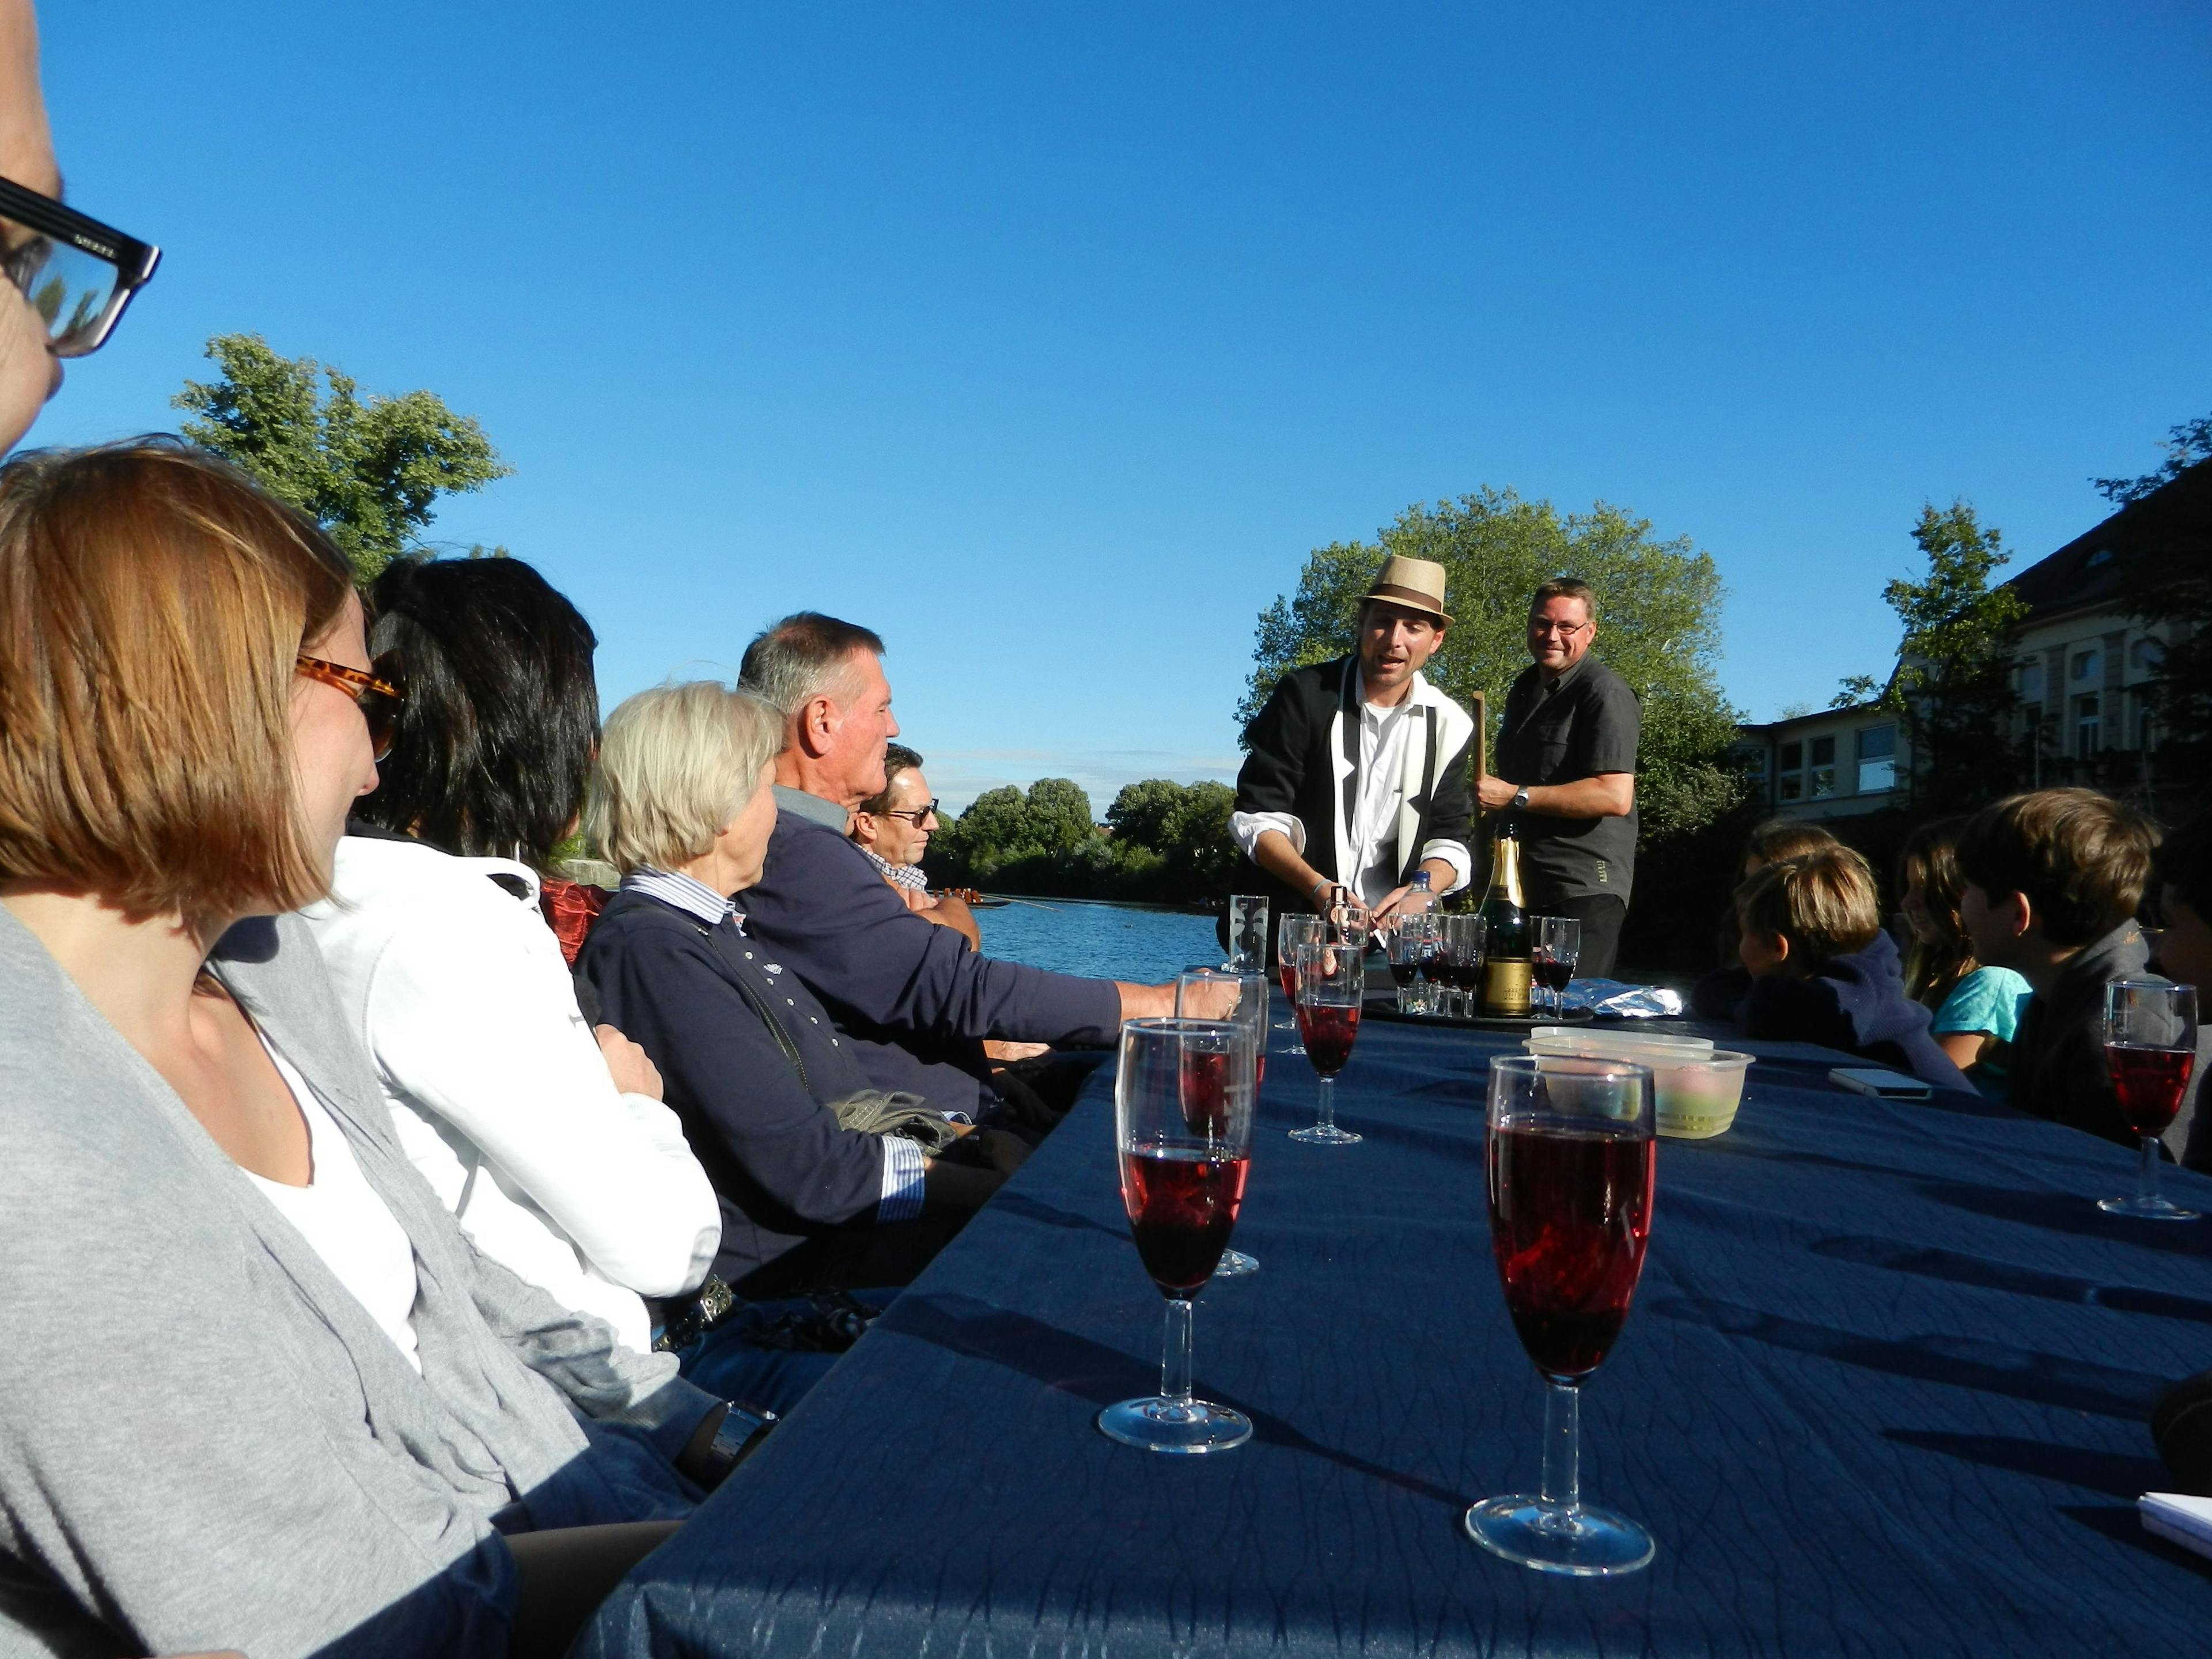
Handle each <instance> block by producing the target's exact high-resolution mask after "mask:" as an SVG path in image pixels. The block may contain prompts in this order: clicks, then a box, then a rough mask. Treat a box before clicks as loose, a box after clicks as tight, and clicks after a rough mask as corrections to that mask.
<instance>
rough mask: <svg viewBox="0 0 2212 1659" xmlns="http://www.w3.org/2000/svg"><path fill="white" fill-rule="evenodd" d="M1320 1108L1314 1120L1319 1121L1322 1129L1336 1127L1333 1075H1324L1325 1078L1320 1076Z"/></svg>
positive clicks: (1334, 1082)
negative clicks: (1318, 1114) (1319, 1112)
mask: <svg viewBox="0 0 2212 1659" xmlns="http://www.w3.org/2000/svg"><path fill="white" fill-rule="evenodd" d="M1320 1110H1321V1115H1320V1116H1319V1117H1318V1118H1316V1119H1315V1121H1316V1122H1317V1123H1319V1124H1320V1125H1321V1127H1322V1128H1324V1129H1330V1128H1334V1127H1336V1079H1334V1078H1333V1077H1325V1078H1322V1079H1321V1107H1320Z"/></svg>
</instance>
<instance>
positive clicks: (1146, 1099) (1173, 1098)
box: [1098, 1019, 1255, 1453]
mask: <svg viewBox="0 0 2212 1659" xmlns="http://www.w3.org/2000/svg"><path fill="white" fill-rule="evenodd" d="M1254 1058H1255V1056H1254V1054H1253V1053H1252V1049H1251V1046H1250V1044H1249V1041H1248V1040H1247V1038H1246V1037H1245V1036H1244V1035H1243V1032H1242V1031H1241V1030H1239V1029H1238V1028H1237V1026H1236V1025H1234V1024H1231V1023H1230V1022H1228V1021H1226V1020H1201V1019H1133V1020H1131V1021H1129V1022H1128V1024H1126V1025H1124V1026H1122V1028H1121V1055H1120V1067H1119V1069H1118V1070H1117V1071H1116V1072H1115V1077H1114V1131H1115V1147H1116V1149H1117V1151H1118V1153H1119V1163H1120V1166H1121V1206H1122V1208H1123V1209H1124V1210H1125V1211H1127V1213H1128V1217H1129V1233H1130V1236H1131V1237H1132V1238H1133V1239H1134V1240H1135V1242H1136V1246H1137V1256H1138V1259H1139V1261H1142V1262H1143V1263H1144V1265H1145V1271H1146V1273H1149V1274H1151V1275H1152V1283H1153V1284H1154V1285H1158V1287H1159V1292H1160V1294H1161V1295H1162V1296H1164V1297H1166V1298H1167V1340H1166V1345H1165V1349H1164V1354H1163V1357H1162V1358H1161V1362H1160V1391H1159V1393H1158V1394H1157V1395H1151V1396H1148V1397H1146V1398H1144V1399H1139V1400H1124V1401H1121V1403H1120V1404H1118V1405H1113V1406H1109V1407H1106V1409H1105V1410H1103V1411H1102V1412H1100V1413H1098V1427H1099V1429H1100V1431H1102V1432H1103V1433H1104V1434H1106V1435H1107V1436H1109V1437H1111V1438H1113V1439H1115V1440H1118V1441H1120V1442H1121V1443H1122V1444H1123V1445H1127V1446H1139V1447H1141V1448H1143V1449H1145V1450H1146V1451H1158V1452H1181V1453H1194V1452H1214V1451H1225V1450H1227V1449H1229V1448H1230V1447H1231V1446H1241V1445H1243V1443H1245V1442H1246V1441H1247V1440H1249V1439H1250V1438H1251V1437H1252V1421H1251V1419H1249V1418H1248V1417H1246V1416H1245V1415H1244V1413H1242V1412H1239V1411H1235V1410H1232V1409H1231V1408H1230V1407H1227V1406H1220V1405H1216V1404H1214V1403H1213V1402H1212V1401H1205V1400H1200V1399H1198V1398H1197V1397H1196V1396H1195V1395H1194V1394H1193V1393H1192V1390H1191V1378H1190V1342H1191V1304H1192V1303H1193V1302H1194V1301H1195V1300H1196V1299H1197V1297H1198V1293H1199V1292H1200V1291H1202V1290H1204V1289H1205V1288H1206V1280H1207V1279H1211V1278H1212V1276H1213V1270H1214V1267H1215V1264H1216V1263H1218V1261H1220V1259H1221V1252H1222V1250H1223V1249H1225V1247H1226V1246H1227V1244H1228V1243H1229V1234H1230V1231H1231V1229H1232V1228H1234V1227H1235V1226H1236V1225H1237V1207H1238V1206H1239V1205H1240V1204H1241V1203H1242V1202H1243V1197H1244V1178H1245V1174H1246V1170H1247V1169H1248V1168H1249V1158H1250V1153H1251V1145H1252V1097H1253V1093H1254V1089H1253V1085H1252V1060H1253V1059H1254Z"/></svg>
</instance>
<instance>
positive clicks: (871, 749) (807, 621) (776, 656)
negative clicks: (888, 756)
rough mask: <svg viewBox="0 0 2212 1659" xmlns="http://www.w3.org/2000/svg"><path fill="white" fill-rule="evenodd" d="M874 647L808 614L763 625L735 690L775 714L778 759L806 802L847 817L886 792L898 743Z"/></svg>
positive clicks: (858, 631) (861, 631)
mask: <svg viewBox="0 0 2212 1659" xmlns="http://www.w3.org/2000/svg"><path fill="white" fill-rule="evenodd" d="M883 653H884V642H883V641H882V639H881V638H880V637H879V636H878V635H876V634H874V633H873V632H872V631H871V630H869V629H865V628H861V627H860V626H858V625H857V624H855V623H848V622H840V621H838V620H837V618H836V617H825V616H823V615H822V614H821V613H820V612H819V611H799V612H798V613H797V614H796V615H794V616H789V617H785V618H784V619H783V620H782V621H781V622H779V623H772V624H770V626H769V628H767V629H765V630H763V632H762V633H761V635H759V637H757V639H755V640H754V641H753V642H752V643H751V644H750V645H749V646H747V647H745V656H744V662H743V664H742V665H740V666H739V669H738V684H739V685H740V686H742V687H743V688H744V690H748V691H750V692H752V693H753V694H754V695H755V696H758V697H761V698H763V699H764V700H765V701H767V702H769V703H771V704H773V705H774V706H775V708H778V709H779V710H781V712H782V714H783V717H784V720H785V731H784V759H785V761H786V762H787V763H789V769H790V770H791V771H792V772H793V774H794V775H796V776H797V778H798V779H799V785H798V787H800V788H802V789H804V790H805V792H806V793H808V794H811V795H819V796H820V797H821V798H822V799H824V800H827V801H834V802H836V804H837V805H840V806H842V807H845V808H847V809H848V810H849V809H851V808H853V807H854V806H857V805H860V803H861V802H862V801H864V800H866V799H869V798H870V797H871V796H873V795H878V794H881V793H883V791H884V788H885V787H886V783H885V780H884V744H885V743H886V742H887V741H888V740H889V739H890V738H895V737H896V736H897V735H898V722H897V721H896V720H894V719H892V718H891V688H890V681H888V680H886V679H885V678H884V666H883V662H882V660H881V659H882V657H883Z"/></svg>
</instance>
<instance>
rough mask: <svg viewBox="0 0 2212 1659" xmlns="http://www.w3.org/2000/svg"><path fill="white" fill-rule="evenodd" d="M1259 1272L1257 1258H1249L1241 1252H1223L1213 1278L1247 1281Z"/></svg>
mask: <svg viewBox="0 0 2212 1659" xmlns="http://www.w3.org/2000/svg"><path fill="white" fill-rule="evenodd" d="M1259 1271H1260V1263H1259V1260H1258V1258H1257V1257H1255V1256H1249V1255H1245V1254H1244V1252H1243V1251H1242V1250H1224V1251H1223V1252H1222V1253H1221V1265H1220V1266H1219V1267H1216V1268H1215V1269H1214V1270H1213V1276H1214V1277H1215V1278H1216V1279H1249V1278H1250V1277H1251V1276H1252V1275H1253V1274H1254V1273H1258V1272H1259Z"/></svg>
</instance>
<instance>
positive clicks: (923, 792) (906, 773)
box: [852, 743, 937, 864]
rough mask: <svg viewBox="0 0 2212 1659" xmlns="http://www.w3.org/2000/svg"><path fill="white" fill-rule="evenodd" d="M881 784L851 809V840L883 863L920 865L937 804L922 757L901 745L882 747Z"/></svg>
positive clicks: (935, 814) (934, 821)
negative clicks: (923, 771)
mask: <svg viewBox="0 0 2212 1659" xmlns="http://www.w3.org/2000/svg"><path fill="white" fill-rule="evenodd" d="M884 780H885V781H884V787H883V793H881V794H876V795H871V796H869V797H868V799H866V800H864V801H862V802H861V803H860V805H858V806H857V807H855V808H854V810H853V831H852V834H853V839H854V841H857V842H860V845H861V846H863V847H865V848H867V849H868V850H869V851H870V852H871V853H873V854H875V855H876V856H877V857H878V858H879V859H881V860H883V861H884V863H886V864H920V863H921V860H922V854H925V853H927V851H928V850H929V837H930V836H931V834H932V833H933V831H934V830H935V829H937V803H936V802H935V801H934V800H933V799H930V794H929V780H928V779H927V778H926V777H924V776H922V775H921V756H919V755H917V754H915V752H914V750H911V749H909V748H908V747H907V746H906V745H905V744H901V743H894V744H886V745H885V746H884Z"/></svg>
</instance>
